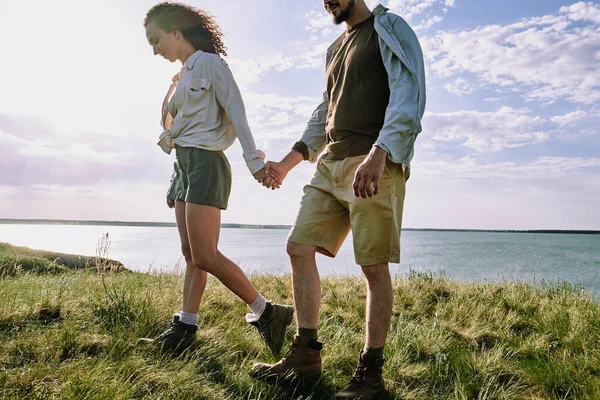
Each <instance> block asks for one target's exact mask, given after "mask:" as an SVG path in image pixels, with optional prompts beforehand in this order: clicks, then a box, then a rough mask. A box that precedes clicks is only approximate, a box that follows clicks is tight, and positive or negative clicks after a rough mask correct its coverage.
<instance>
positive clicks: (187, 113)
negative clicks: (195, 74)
mask: <svg viewBox="0 0 600 400" xmlns="http://www.w3.org/2000/svg"><path fill="white" fill-rule="evenodd" d="M210 86H211V82H210V81H209V80H208V79H190V80H189V81H188V82H187V83H186V85H185V97H184V100H183V107H182V110H181V115H182V116H183V117H191V116H196V115H202V113H205V112H206V109H207V108H208V105H209V104H210V97H211V95H210V90H209V89H210Z"/></svg>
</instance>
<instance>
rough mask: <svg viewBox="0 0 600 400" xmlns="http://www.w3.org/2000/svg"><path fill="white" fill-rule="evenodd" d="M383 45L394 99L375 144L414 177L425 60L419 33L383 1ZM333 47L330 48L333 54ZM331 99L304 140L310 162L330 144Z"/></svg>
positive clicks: (379, 23) (378, 21) (379, 16)
mask: <svg viewBox="0 0 600 400" xmlns="http://www.w3.org/2000/svg"><path fill="white" fill-rule="evenodd" d="M373 14H374V15H375V30H376V31H377V34H378V35H379V48H380V52H381V58H382V60H383V65H384V66H385V69H386V71H387V74H388V81H389V86H390V101H389V104H388V106H387V109H386V112H385V119H384V123H383V128H381V131H380V132H379V136H378V137H377V141H376V142H375V146H377V147H380V148H382V149H383V150H385V151H386V152H387V153H388V158H389V159H390V160H391V161H392V162H395V163H402V164H404V165H405V166H406V179H408V177H409V176H410V161H411V160H412V158H413V155H414V146H415V140H416V138H417V135H418V134H419V133H420V132H421V130H422V128H421V119H422V118H423V113H424V112H425V62H424V60H423V52H422V50H421V45H420V44H419V40H418V39H417V35H416V34H415V32H414V31H413V30H412V29H411V27H410V26H409V25H408V24H407V23H406V21H404V20H403V19H402V18H401V17H399V16H398V15H396V14H392V13H390V12H388V9H387V8H385V7H384V6H382V5H381V4H380V5H378V6H377V7H375V9H374V10H373ZM331 51H332V48H331V47H330V48H329V49H327V56H328V57H329V55H330V53H331ZM328 108H329V100H328V98H327V92H324V93H323V100H322V101H321V103H320V104H319V105H318V106H317V108H316V109H315V111H314V112H313V114H312V117H311V118H310V120H309V121H308V124H307V126H306V129H305V130H304V134H303V135H302V138H301V139H300V140H301V141H302V142H303V143H304V144H306V146H307V147H308V152H309V161H310V162H315V161H317V158H318V157H319V154H320V153H321V152H322V151H323V149H324V148H325V145H326V135H325V123H326V119H327V110H328Z"/></svg>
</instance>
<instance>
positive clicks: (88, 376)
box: [0, 247, 600, 400]
mask: <svg viewBox="0 0 600 400" xmlns="http://www.w3.org/2000/svg"><path fill="white" fill-rule="evenodd" d="M4 248H6V247H4ZM10 249H11V248H10V247H9V250H10ZM17 250H19V249H17ZM15 251H16V250H14V248H13V249H12V250H10V251H9V252H6V250H3V253H2V254H3V255H2V256H3V257H6V254H8V253H10V254H13V253H11V252H15ZM28 254H30V253H28ZM31 254H33V253H31ZM36 254H37V253H36ZM32 257H33V255H32ZM21 259H22V258H21ZM44 259H45V258H44ZM38 272H39V271H38ZM53 272H55V273H53V274H40V273H27V272H24V268H23V269H20V270H17V271H15V272H14V273H12V274H5V275H4V276H3V277H2V278H1V279H0V397H1V398H3V399H49V398H61V399H77V400H80V399H141V398H149V399H211V400H214V399H231V400H233V399H256V400H258V399H262V400H272V399H313V400H316V399H329V398H330V397H331V396H332V395H333V393H334V392H335V390H336V389H339V388H340V387H342V386H344V385H345V383H346V382H347V380H348V379H349V377H350V376H351V374H352V371H353V369H354V367H355V363H356V360H357V356H358V353H359V351H360V349H361V347H362V341H363V336H364V306H365V288H364V282H363V280H362V279H360V278H334V277H325V278H324V279H323V280H322V291H323V305H322V310H321V315H320V321H321V327H320V331H319V333H320V339H321V340H322V341H323V342H324V343H325V348H324V351H323V356H324V375H323V377H322V379H321V381H320V382H319V383H318V384H317V385H315V386H303V385H301V384H287V385H280V386H270V385H268V384H266V383H262V382H258V381H256V380H253V379H252V378H251V377H250V376H249V373H248V372H249V370H250V367H251V366H252V363H253V362H254V361H255V360H267V361H269V360H270V361H275V360H276V359H275V357H274V356H273V355H271V354H270V353H268V351H267V350H266V349H265V346H264V345H263V344H262V343H261V341H260V339H259V336H258V334H257V333H256V332H255V331H254V330H252V329H251V327H249V326H248V325H247V324H246V323H245V321H244V319H243V316H244V314H245V313H246V312H247V307H246V306H245V305H244V304H242V302H241V301H239V300H238V299H237V298H235V296H234V295H232V294H231V293H230V292H228V291H227V289H226V288H224V287H223V286H222V285H221V284H220V283H219V282H218V281H216V280H215V279H210V280H209V284H208V287H207V291H206V294H205V297H204V300H203V304H202V306H201V309H200V321H199V324H200V329H199V332H198V336H197V339H198V340H197V343H196V345H195V346H194V347H193V349H191V350H190V351H188V352H186V353H184V354H182V355H180V356H177V357H174V356H168V355H163V354H160V353H158V352H156V351H153V350H152V349H149V348H139V347H137V346H135V342H136V340H137V339H138V338H140V337H144V336H153V335H155V334H157V333H159V332H160V331H162V330H163V329H164V327H165V324H166V323H167V321H168V320H169V319H170V318H171V315H172V314H173V312H176V311H177V310H179V307H180V293H181V287H182V276H181V274H155V275H153V274H139V273H127V274H115V273H105V274H101V273H99V272H97V271H89V270H80V269H76V270H75V271H73V270H71V269H69V270H66V271H62V270H61V272H60V273H56V271H53ZM252 280H253V282H254V283H255V285H256V286H257V287H258V288H259V289H260V290H261V291H262V292H263V293H264V295H265V297H267V298H269V299H272V300H275V301H277V302H283V303H288V304H289V303H291V285H290V278H289V276H285V277H272V276H254V277H252ZM394 293H395V303H394V317H393V320H392V327H391V329H390V335H389V339H388V344H387V346H386V350H385V351H386V353H385V356H386V359H387V361H386V363H385V366H384V370H385V377H386V384H387V387H388V388H389V393H388V397H387V398H388V399H598V398H600V307H599V305H598V304H597V303H595V302H594V301H593V299H592V297H591V296H590V295H589V294H586V293H585V292H583V291H581V290H579V289H578V288H573V287H571V286H570V285H568V284H559V285H542V286H539V287H533V286H531V285H528V284H523V283H518V282H512V283H502V284H496V283H489V284H467V283H458V282H453V281H451V280H448V279H447V278H445V277H443V276H436V277H433V276H431V275H427V274H416V273H413V274H411V275H410V276H409V277H407V278H406V279H397V280H395V282H394ZM292 334H293V330H292V329H291V328H290V330H289V331H288V339H289V337H291V335H292Z"/></svg>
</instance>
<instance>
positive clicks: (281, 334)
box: [250, 304, 294, 356]
mask: <svg viewBox="0 0 600 400" xmlns="http://www.w3.org/2000/svg"><path fill="white" fill-rule="evenodd" d="M272 307H273V311H272V312H271V315H270V316H269V318H268V319H267V318H263V316H261V317H260V318H259V319H258V321H253V322H250V325H252V326H255V327H256V328H257V329H258V332H259V333H260V335H261V336H262V337H263V339H264V340H265V343H266V344H267V346H268V347H269V349H270V350H271V352H272V353H273V354H274V355H276V356H277V355H278V354H279V352H280V351H281V348H282V347H283V340H284V338H285V330H286V328H287V327H288V326H289V325H290V324H291V323H292V318H293V317H294V308H293V307H290V306H283V305H280V304H273V305H272Z"/></svg>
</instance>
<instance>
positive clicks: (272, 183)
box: [263, 161, 290, 190]
mask: <svg viewBox="0 0 600 400" xmlns="http://www.w3.org/2000/svg"><path fill="white" fill-rule="evenodd" d="M265 171H266V173H267V179H265V181H264V182H263V186H265V187H267V188H270V189H273V190H275V189H279V187H280V186H281V184H282V183H283V180H284V179H285V177H286V176H287V174H288V172H290V170H289V169H288V168H287V167H286V166H284V164H283V163H282V162H273V161H267V165H266V166H265Z"/></svg>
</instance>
